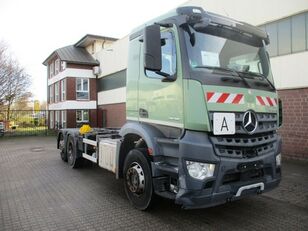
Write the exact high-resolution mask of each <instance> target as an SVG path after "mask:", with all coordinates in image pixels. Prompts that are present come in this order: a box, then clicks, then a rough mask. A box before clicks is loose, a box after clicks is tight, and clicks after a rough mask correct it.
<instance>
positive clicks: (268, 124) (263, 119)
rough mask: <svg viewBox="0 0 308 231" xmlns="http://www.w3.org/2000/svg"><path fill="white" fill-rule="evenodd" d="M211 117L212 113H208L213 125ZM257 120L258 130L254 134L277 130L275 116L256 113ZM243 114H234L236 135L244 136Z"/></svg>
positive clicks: (273, 114)
mask: <svg viewBox="0 0 308 231" xmlns="http://www.w3.org/2000/svg"><path fill="white" fill-rule="evenodd" d="M213 115H214V112H210V120H211V124H213ZM256 115H257V119H258V128H257V129H256V131H255V132H254V134H257V133H265V132H270V131H276V130H277V128H278V127H277V114H275V113H256ZM243 116H244V113H243V112H235V130H236V134H245V135H247V132H246V131H245V130H244V128H243V126H242V123H243Z"/></svg>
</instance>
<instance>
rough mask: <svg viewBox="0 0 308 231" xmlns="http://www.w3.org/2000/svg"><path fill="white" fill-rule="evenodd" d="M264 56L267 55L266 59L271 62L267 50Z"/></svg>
mask: <svg viewBox="0 0 308 231" xmlns="http://www.w3.org/2000/svg"><path fill="white" fill-rule="evenodd" d="M266 56H267V59H268V61H269V62H271V60H270V56H269V53H268V51H266Z"/></svg>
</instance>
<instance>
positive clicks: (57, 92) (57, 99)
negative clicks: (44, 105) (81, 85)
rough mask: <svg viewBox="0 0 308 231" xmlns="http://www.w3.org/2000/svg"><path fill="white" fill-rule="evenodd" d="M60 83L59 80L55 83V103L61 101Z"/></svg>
mask: <svg viewBox="0 0 308 231" xmlns="http://www.w3.org/2000/svg"><path fill="white" fill-rule="evenodd" d="M59 85H60V84H59V82H56V83H55V100H54V102H55V103H58V102H59V101H60V94H59V93H60V91H59V90H60V89H59Z"/></svg>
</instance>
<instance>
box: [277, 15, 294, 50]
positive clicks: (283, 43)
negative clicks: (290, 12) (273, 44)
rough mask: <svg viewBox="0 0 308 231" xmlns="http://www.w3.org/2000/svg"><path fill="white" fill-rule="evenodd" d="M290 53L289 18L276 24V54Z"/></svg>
mask: <svg viewBox="0 0 308 231" xmlns="http://www.w3.org/2000/svg"><path fill="white" fill-rule="evenodd" d="M290 53H291V20H290V18H287V19H284V20H281V21H280V22H278V54H279V55H286V54H290Z"/></svg>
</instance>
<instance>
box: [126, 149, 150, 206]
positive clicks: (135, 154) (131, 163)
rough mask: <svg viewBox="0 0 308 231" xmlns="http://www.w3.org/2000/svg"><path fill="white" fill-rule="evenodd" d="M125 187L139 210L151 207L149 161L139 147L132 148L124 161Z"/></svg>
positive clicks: (130, 199)
mask: <svg viewBox="0 0 308 231" xmlns="http://www.w3.org/2000/svg"><path fill="white" fill-rule="evenodd" d="M123 176H124V188H125V193H126V196H127V197H128V199H129V201H130V202H131V203H132V205H133V206H134V207H135V208H137V209H139V210H146V209H147V208H149V207H150V205H151V202H152V196H153V186H152V174H151V168H150V165H149V162H148V160H147V158H146V157H145V155H144V154H143V153H142V152H141V151H140V150H138V149H133V150H131V151H130V152H129V153H128V155H127V157H126V159H125V162H124V170H123Z"/></svg>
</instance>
